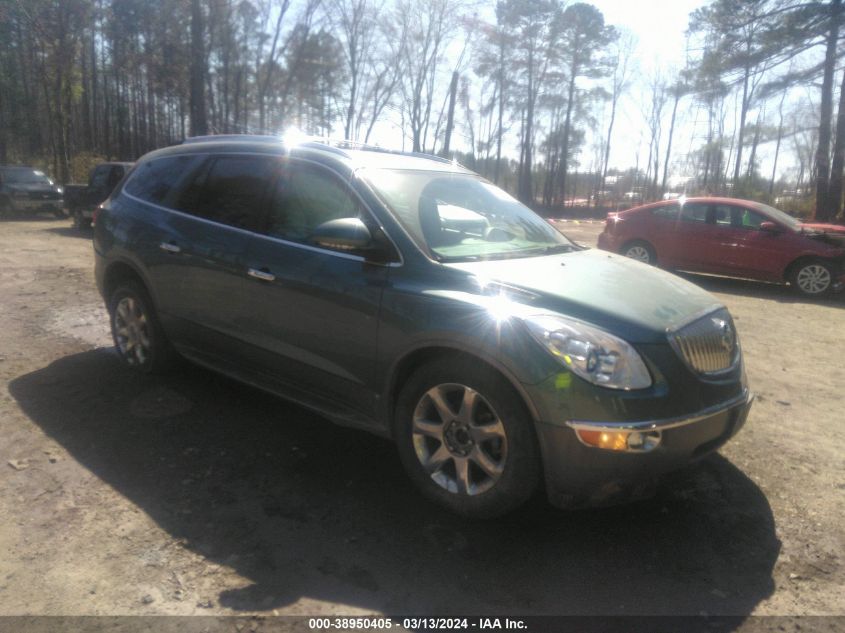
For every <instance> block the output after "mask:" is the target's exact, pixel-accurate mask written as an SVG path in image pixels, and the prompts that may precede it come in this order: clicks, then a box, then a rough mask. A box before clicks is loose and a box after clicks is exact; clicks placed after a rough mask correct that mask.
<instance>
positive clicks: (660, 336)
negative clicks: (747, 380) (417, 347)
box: [447, 249, 722, 343]
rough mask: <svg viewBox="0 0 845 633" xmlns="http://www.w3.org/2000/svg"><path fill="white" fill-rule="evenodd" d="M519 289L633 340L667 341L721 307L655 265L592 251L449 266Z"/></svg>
mask: <svg viewBox="0 0 845 633" xmlns="http://www.w3.org/2000/svg"><path fill="white" fill-rule="evenodd" d="M447 266H449V267H451V268H457V269H460V270H463V271H466V272H468V273H471V274H472V275H474V276H476V277H478V278H479V280H480V281H481V282H482V284H487V285H488V286H489V285H490V284H491V283H492V284H493V287H495V284H501V285H504V286H505V292H507V287H512V288H514V289H518V290H521V291H523V292H516V293H514V294H515V297H514V299H515V300H516V301H518V302H519V303H523V304H528V305H531V306H532V307H536V308H537V312H538V313H539V312H544V311H552V312H558V313H560V314H564V315H566V316H570V317H573V318H575V319H579V320H582V321H585V322H588V323H592V324H594V325H597V326H599V327H601V328H603V329H605V330H607V331H609V332H611V333H613V334H616V335H617V336H621V337H622V338H624V339H626V340H628V341H630V342H633V343H655V342H664V341H665V340H666V330H667V329H672V328H675V327H678V326H680V325H683V324H685V323H687V322H689V321H691V320H693V319H694V318H696V317H697V316H701V315H703V314H705V313H707V312H710V311H712V310H716V309H718V308H720V307H722V304H721V303H720V302H719V301H718V300H717V299H716V298H715V297H713V296H712V295H711V294H709V293H708V292H705V291H704V290H702V289H701V288H699V287H698V286H695V285H693V284H691V283H689V282H688V281H685V280H683V279H681V278H680V277H677V276H675V275H672V274H670V273H667V272H665V271H663V270H660V269H658V268H654V267H653V266H649V265H647V264H643V263H640V262H637V261H634V260H632V259H629V258H627V257H623V256H621V255H615V254H612V253H607V252H605V251H599V250H594V249H589V250H583V251H575V252H572V253H566V254H563V255H550V256H546V257H531V258H522V259H506V260H494V261H486V262H466V263H452V264H447Z"/></svg>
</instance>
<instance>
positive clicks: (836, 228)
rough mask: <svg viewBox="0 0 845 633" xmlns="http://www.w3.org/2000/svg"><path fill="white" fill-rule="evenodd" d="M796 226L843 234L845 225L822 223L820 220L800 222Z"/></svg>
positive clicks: (808, 229)
mask: <svg viewBox="0 0 845 633" xmlns="http://www.w3.org/2000/svg"><path fill="white" fill-rule="evenodd" d="M798 228H799V229H801V230H804V231H820V232H822V233H838V234H841V235H845V226H842V225H841V224H824V223H821V222H802V223H801V224H799V225H798Z"/></svg>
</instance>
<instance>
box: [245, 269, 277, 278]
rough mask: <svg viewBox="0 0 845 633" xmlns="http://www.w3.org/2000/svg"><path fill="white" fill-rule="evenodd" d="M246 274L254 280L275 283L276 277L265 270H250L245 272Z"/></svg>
mask: <svg viewBox="0 0 845 633" xmlns="http://www.w3.org/2000/svg"><path fill="white" fill-rule="evenodd" d="M247 274H248V275H249V276H250V277H254V278H255V279H260V280H261V281H276V275H274V274H273V273H271V272H270V271H269V270H267V269H266V268H263V269H261V270H258V269H257V268H250V269H249V270H248V271H247Z"/></svg>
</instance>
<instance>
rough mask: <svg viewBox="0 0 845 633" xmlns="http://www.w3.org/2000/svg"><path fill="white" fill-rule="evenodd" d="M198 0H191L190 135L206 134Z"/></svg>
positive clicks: (203, 58)
mask: <svg viewBox="0 0 845 633" xmlns="http://www.w3.org/2000/svg"><path fill="white" fill-rule="evenodd" d="M204 31H205V29H204V26H203V19H202V6H201V5H200V0H191V71H190V74H191V79H190V84H191V91H190V110H191V136H202V135H203V134H208V120H207V119H206V113H205V71H206V67H205V52H204V47H205V44H204V42H203V35H204Z"/></svg>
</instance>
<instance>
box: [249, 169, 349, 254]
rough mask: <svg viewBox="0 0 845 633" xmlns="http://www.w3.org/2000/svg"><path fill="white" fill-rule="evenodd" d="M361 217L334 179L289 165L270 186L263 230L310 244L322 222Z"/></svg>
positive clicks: (329, 175) (286, 238)
mask: <svg viewBox="0 0 845 633" xmlns="http://www.w3.org/2000/svg"><path fill="white" fill-rule="evenodd" d="M362 216H363V214H362V212H361V207H360V205H359V203H358V201H357V200H356V199H355V197H354V196H353V195H352V193H351V192H350V191H348V189H347V188H346V187H345V186H344V185H343V183H341V182H340V181H339V180H338V179H337V178H335V177H334V176H332V175H331V174H328V173H326V172H324V171H323V170H320V169H319V168H316V167H311V166H306V165H296V164H288V165H287V166H286V167H285V168H284V169H283V171H282V175H281V176H279V178H278V180H277V181H276V184H275V186H274V188H273V193H272V199H271V202H270V208H269V211H268V216H267V224H266V228H265V230H264V231H263V233H265V234H266V235H269V236H271V237H278V238H280V239H283V240H289V241H291V242H300V243H302V244H312V241H311V238H312V236H313V233H314V229H315V228H317V227H318V226H320V225H321V224H323V223H324V222H328V221H330V220H339V219H341V218H359V219H362V220H363V219H364V218H363V217H362Z"/></svg>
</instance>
